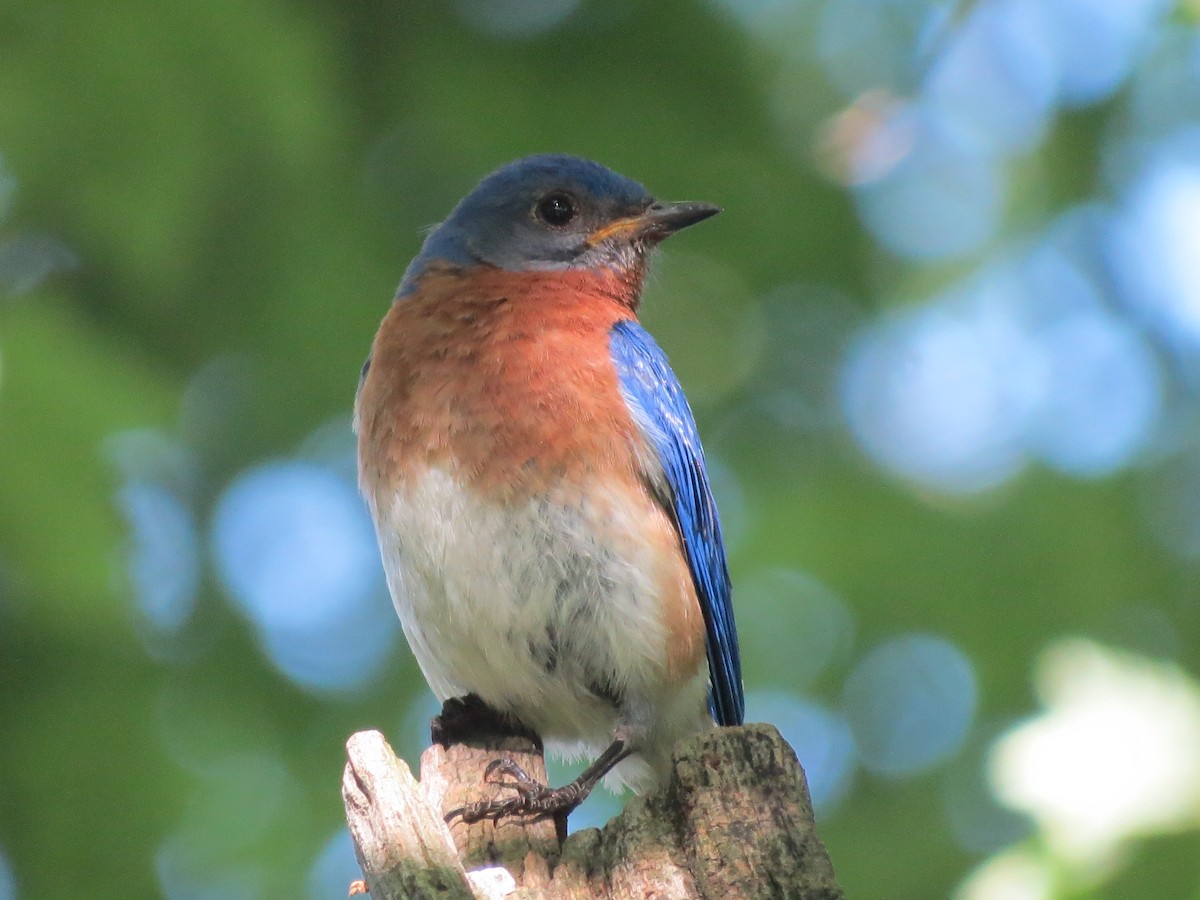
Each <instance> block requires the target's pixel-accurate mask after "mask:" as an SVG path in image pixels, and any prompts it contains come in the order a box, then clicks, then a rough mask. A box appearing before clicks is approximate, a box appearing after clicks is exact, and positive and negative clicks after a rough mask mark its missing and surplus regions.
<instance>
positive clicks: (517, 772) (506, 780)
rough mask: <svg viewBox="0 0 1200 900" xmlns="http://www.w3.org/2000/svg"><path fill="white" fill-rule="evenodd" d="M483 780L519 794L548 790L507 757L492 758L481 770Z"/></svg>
mask: <svg viewBox="0 0 1200 900" xmlns="http://www.w3.org/2000/svg"><path fill="white" fill-rule="evenodd" d="M483 780H484V781H486V782H488V784H495V785H499V786H501V787H509V788H512V789H513V790H515V791H517V793H519V794H521V795H527V794H536V793H537V792H538V791H548V790H550V788H548V787H547V786H546V785H544V784H542V783H541V782H539V781H537V780H535V779H533V778H531V777H530V776H529V775H528V774H527V773H526V772H525V770H524V769H522V768H521V767H520V766H518V765H517V764H516V763H515V762H513V761H512V760H511V759H509V758H507V757H502V758H500V759H493V760H492V761H491V762H490V763H488V764H487V768H486V769H484V770H483Z"/></svg>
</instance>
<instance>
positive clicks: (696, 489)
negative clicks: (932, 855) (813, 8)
mask: <svg viewBox="0 0 1200 900" xmlns="http://www.w3.org/2000/svg"><path fill="white" fill-rule="evenodd" d="M717 212H719V209H718V208H717V207H715V206H710V205H709V204H706V203H664V202H660V201H657V200H655V199H654V198H652V197H651V196H650V195H649V194H648V193H647V192H646V189H645V188H644V187H642V185H640V184H638V183H637V182H635V181H632V180H630V179H628V178H624V177H622V176H620V175H617V174H616V173H614V172H612V171H610V170H609V169H606V168H605V167H604V166H601V165H600V164H598V163H594V162H590V161H588V160H584V159H580V158H577V157H572V156H562V155H544V156H531V157H528V158H525V159H520V160H517V161H516V162H512V163H509V164H508V165H506V166H503V167H501V168H500V169H498V170H496V171H495V172H493V173H492V174H491V175H489V176H488V177H486V178H485V179H484V180H483V181H482V182H481V183H480V184H479V186H478V187H476V188H475V190H474V191H472V192H471V193H470V194H468V195H467V196H466V198H465V199H463V200H462V201H461V202H460V203H459V204H458V205H457V206H456V207H455V208H454V210H453V211H452V212H451V213H450V216H449V218H447V219H446V221H444V222H443V223H442V224H441V225H439V226H437V227H436V228H434V229H433V230H432V232H430V234H429V236H428V237H427V239H426V241H425V244H424V246H423V247H422V249H421V252H420V253H419V254H418V255H417V257H416V258H415V259H414V260H413V261H412V263H411V264H410V265H409V267H408V270H407V271H406V272H405V274H404V280H403V281H402V282H401V284H400V288H399V291H398V293H397V296H396V300H395V302H394V303H393V305H392V307H391V309H390V310H389V311H388V313H387V315H386V316H385V317H384V319H383V323H382V325H380V328H379V332H378V334H377V335H376V336H375V341H374V343H373V345H372V347H371V355H370V357H369V358H368V360H367V363H366V365H365V366H364V367H363V374H362V379H361V381H360V384H359V390H358V397H357V401H356V405H355V430H356V432H357V434H358V454H359V478H360V482H361V486H362V490H363V493H364V494H365V496H366V499H367V503H368V505H369V506H370V508H371V514H372V516H373V517H374V520H375V528H376V533H377V535H378V538H379V546H380V550H381V552H382V555H383V563H384V568H385V570H386V573H387V581H388V587H389V588H390V590H391V594H392V600H393V602H394V603H395V605H396V610H397V611H398V612H399V614H400V619H401V621H402V623H403V625H404V633H405V635H406V636H407V638H408V643H409V645H410V647H411V648H412V652H413V655H414V656H415V657H416V659H417V662H418V663H419V664H420V666H421V671H422V672H423V673H424V675H425V678H426V680H427V681H428V682H429V686H430V687H431V688H432V689H433V692H434V693H435V694H436V695H437V696H438V698H439V699H440V700H443V701H447V700H450V699H451V698H456V697H461V696H464V695H470V694H475V695H478V697H479V698H481V699H482V701H483V702H484V704H486V705H487V706H488V707H490V709H492V710H494V711H496V712H498V713H501V714H502V715H504V716H507V717H511V718H515V719H516V720H518V721H519V722H520V723H522V724H523V725H525V726H527V727H528V728H529V729H531V730H532V731H534V732H535V733H536V734H538V735H539V736H541V737H542V738H544V739H545V740H546V741H547V742H548V743H549V744H550V746H551V748H552V749H556V750H559V751H560V752H563V753H564V754H565V755H568V756H575V757H579V756H588V757H589V758H592V759H593V760H594V761H593V762H592V764H591V765H590V766H589V767H588V768H587V769H586V770H585V771H584V772H583V774H581V775H580V776H579V778H577V779H576V780H575V781H573V782H571V783H570V784H568V785H566V786H565V787H561V788H553V789H552V788H548V787H545V786H543V785H540V784H536V783H533V782H532V781H531V780H530V779H528V778H527V777H526V776H524V775H523V773H520V772H519V771H516V767H515V766H513V765H511V764H510V765H508V766H507V767H504V768H505V771H507V772H508V774H510V775H515V776H516V777H517V779H518V782H519V784H520V790H519V791H518V795H517V796H515V797H513V798H511V799H506V800H501V801H493V802H492V803H476V804H473V805H472V806H469V807H467V808H466V809H465V810H460V811H458V812H459V813H460V814H461V815H462V816H463V818H464V819H467V820H468V821H473V820H477V819H480V818H485V817H488V818H498V817H500V816H502V815H547V814H553V815H555V816H565V815H566V813H568V812H569V811H570V810H571V809H573V808H574V807H575V806H577V805H578V804H579V803H580V802H582V800H583V799H584V797H586V796H587V794H588V793H589V792H590V791H591V789H592V788H593V787H594V786H595V784H596V783H597V782H598V781H599V780H600V779H601V778H603V777H605V776H609V779H610V781H612V782H615V783H616V784H617V785H620V784H628V785H630V786H632V787H634V788H635V789H638V790H645V789H647V788H650V787H653V786H654V785H655V784H657V783H660V782H661V781H662V780H663V779H664V778H665V776H666V775H667V773H668V772H669V768H670V753H671V747H672V745H673V744H674V743H675V742H676V741H677V740H678V739H679V738H681V737H684V736H687V735H689V734H693V733H696V732H699V731H702V730H705V729H708V728H712V727H713V723H714V720H715V722H716V723H717V724H719V725H738V724H741V722H742V715H743V698H742V679H741V664H740V662H739V658H738V642H737V632H736V630H735V628H734V621H733V608H732V606H731V601H730V583H729V573H728V570H727V568H726V564H725V550H724V546H723V543H722V538H721V526H720V521H719V519H718V516H717V509H716V506H715V504H714V502H713V497H712V492H711V490H710V487H709V481H708V474H707V472H706V470H705V463H704V452H703V450H702V449H701V447H700V439H699V436H698V435H697V432H696V424H695V421H694V420H693V418H692V413H691V410H690V409H689V407H688V404H687V400H686V399H684V395H683V390H682V389H681V388H680V386H679V382H678V380H677V379H676V378H675V375H674V373H673V372H672V371H671V369H670V367H669V366H668V365H667V359H666V356H665V355H664V354H663V351H662V350H661V349H659V347H658V345H657V344H656V343H655V342H654V339H653V338H652V337H651V336H650V335H649V333H647V332H646V331H645V330H644V329H643V328H642V326H641V325H639V324H638V320H637V310H638V305H639V302H640V300H641V292H642V282H643V279H644V277H645V273H646V265H647V259H648V256H649V254H650V251H651V250H652V249H653V248H654V247H655V246H656V245H657V244H658V243H659V242H660V241H662V240H663V239H664V238H666V237H667V236H669V235H671V234H673V233H674V232H676V231H678V230H680V229H682V228H686V227H687V226H689V225H693V224H695V223H697V222H699V221H701V220H703V219H707V218H708V217H709V216H712V215H714V214H715V213H717ZM706 656H707V665H705V658H706ZM706 699H707V702H706Z"/></svg>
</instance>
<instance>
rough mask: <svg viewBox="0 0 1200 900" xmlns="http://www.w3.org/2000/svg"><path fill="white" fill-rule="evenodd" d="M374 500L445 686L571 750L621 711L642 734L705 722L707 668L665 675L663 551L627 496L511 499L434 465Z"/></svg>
mask: <svg viewBox="0 0 1200 900" xmlns="http://www.w3.org/2000/svg"><path fill="white" fill-rule="evenodd" d="M374 500H375V505H376V509H375V512H376V520H377V528H378V532H379V542H380V547H381V548H382V551H383V558H384V567H385V569H386V571H387V579H388V586H389V588H390V590H391V594H392V600H393V602H394V603H395V605H396V609H397V611H398V612H399V614H400V619H401V621H402V623H403V625H404V632H405V635H406V636H407V638H408V642H409V645H410V646H411V648H412V651H413V654H414V656H415V657H416V659H417V662H418V663H419V664H420V666H421V671H422V672H423V673H424V674H425V678H426V680H428V682H429V685H430V687H431V688H432V689H433V691H434V693H435V694H436V695H437V696H438V698H439V699H441V700H445V699H447V698H449V697H455V696H461V695H463V694H467V693H475V694H478V695H479V696H480V697H481V698H483V700H484V701H485V702H487V703H488V704H489V705H490V706H492V707H493V708H495V709H499V710H504V711H508V712H511V713H513V714H515V715H516V716H517V717H518V718H520V719H521V720H522V721H523V722H525V723H526V724H527V725H529V726H530V727H531V728H533V729H534V730H535V731H537V732H538V733H539V734H541V735H542V736H543V737H545V738H547V739H549V740H551V741H557V742H558V743H560V744H562V743H563V742H565V743H566V744H568V745H574V746H573V747H571V746H568V747H567V748H565V749H567V750H568V752H570V750H571V749H574V750H576V751H578V752H592V753H594V752H596V751H597V750H598V749H599V748H602V747H604V746H606V745H607V744H608V743H609V741H610V740H611V739H612V734H613V729H614V727H615V726H616V725H617V724H618V723H620V724H622V725H624V726H626V727H627V728H631V729H632V730H633V732H634V733H635V734H636V735H639V736H641V737H643V738H644V739H646V740H647V742H648V743H662V742H663V740H664V739H668V740H669V742H673V740H674V738H675V737H678V736H679V734H682V733H688V732H691V731H695V730H697V729H698V728H700V727H702V726H703V723H704V721H705V720H706V718H707V714H706V713H705V711H704V699H703V698H704V690H705V685H706V682H707V680H706V673H705V672H698V673H697V675H696V677H695V678H692V679H690V680H689V681H688V683H687V684H684V685H680V684H678V683H675V684H670V683H669V681H668V679H667V678H666V677H665V667H666V663H665V661H666V659H667V656H668V653H667V647H666V642H667V640H668V635H667V629H666V628H665V626H664V624H663V620H662V616H661V614H660V606H659V597H658V596H657V593H656V592H657V591H658V590H660V586H659V585H657V584H655V583H653V580H652V579H651V578H650V577H648V576H647V574H646V573H652V572H655V571H657V570H659V569H660V568H661V567H660V566H658V565H656V562H657V560H656V559H655V558H653V555H654V554H657V553H661V552H662V550H661V548H655V547H651V546H646V545H645V544H644V543H641V542H639V541H638V540H636V539H635V537H634V536H635V535H638V534H639V533H640V529H639V527H638V525H639V523H638V522H634V521H627V519H629V518H631V516H632V515H633V514H632V513H631V512H630V510H631V509H633V510H636V509H637V506H636V504H633V505H631V504H630V503H629V502H628V498H625V497H620V496H616V495H614V494H612V493H605V492H604V491H603V489H602V488H600V487H595V488H593V490H592V491H591V493H590V494H589V495H588V496H587V497H586V498H580V497H575V498H574V499H573V502H564V501H563V499H561V498H558V499H557V500H551V499H537V500H534V501H530V502H528V503H526V504H525V505H523V506H519V507H516V508H510V507H505V506H501V505H499V504H493V503H488V502H484V501H482V500H481V499H479V498H478V497H477V496H475V495H474V494H473V493H472V492H470V491H468V490H465V489H464V488H463V487H462V486H460V485H459V484H458V483H457V482H456V481H454V480H453V479H452V478H451V477H450V476H449V475H448V474H447V473H445V472H442V471H439V470H429V471H428V472H427V473H426V474H425V475H424V476H423V477H422V478H420V479H418V480H417V482H416V483H415V484H411V483H410V484H409V486H408V487H407V488H405V489H403V490H400V491H394V492H389V493H386V494H385V493H383V492H379V493H377V494H376V496H375V498H374ZM639 502H644V500H643V499H642V498H639ZM662 749H663V750H664V751H669V745H668V746H666V747H664V748H662ZM652 762H653V763H654V764H655V767H656V768H659V767H660V765H659V762H660V761H658V760H654V761H652Z"/></svg>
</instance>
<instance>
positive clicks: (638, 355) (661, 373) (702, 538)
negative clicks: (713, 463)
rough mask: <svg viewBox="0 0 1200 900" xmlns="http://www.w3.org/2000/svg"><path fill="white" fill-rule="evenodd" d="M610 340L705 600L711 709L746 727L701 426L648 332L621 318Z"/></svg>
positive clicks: (720, 718)
mask: <svg viewBox="0 0 1200 900" xmlns="http://www.w3.org/2000/svg"><path fill="white" fill-rule="evenodd" d="M610 341H611V345H610V346H611V352H612V357H613V363H614V364H615V366H616V369H617V375H618V378H619V379H620V384H621V391H622V393H623V394H624V396H625V400H626V402H627V403H628V404H629V406H630V409H631V411H632V413H633V417H634V421H635V422H636V423H637V425H638V427H639V428H641V429H642V430H643V431H644V432H645V434H646V437H647V439H648V440H649V441H650V444H651V445H652V446H653V447H654V450H655V451H656V453H657V455H658V459H659V462H660V463H661V464H662V470H663V471H662V476H663V480H664V481H665V484H664V483H661V482H660V481H659V480H658V479H657V478H656V477H655V475H656V473H648V475H647V477H648V479H649V481H650V484H651V487H652V489H654V491H655V493H656V495H657V496H658V497H659V500H660V501H661V502H662V503H663V505H664V506H665V507H666V508H667V511H668V512H670V513H671V516H672V518H673V519H674V521H675V525H676V527H677V528H678V529H679V535H680V538H681V539H682V542H683V548H684V552H685V553H686V554H687V561H688V567H689V568H690V569H691V572H692V578H693V580H694V581H695V584H696V593H697V595H698V596H699V598H700V608H701V611H702V612H703V613H704V624H705V627H706V629H707V644H708V669H709V676H710V679H711V691H710V694H709V707H710V709H711V710H712V713H713V717H714V718H715V719H716V721H717V723H718V724H720V725H740V724H742V717H743V715H744V706H745V703H744V700H743V697H742V665H741V660H740V658H739V656H738V640H737V627H736V626H735V625H734V621H733V604H732V598H731V593H732V592H731V588H730V583H729V570H728V568H727V567H726V563H725V544H724V542H723V541H722V539H721V522H720V519H719V517H718V516H717V507H716V504H715V503H714V502H713V497H712V490H711V488H710V487H709V483H708V473H707V471H706V470H705V468H704V450H703V448H701V446H700V435H699V434H698V433H697V431H696V422H695V420H694V419H693V418H692V411H691V408H690V407H689V406H688V403H687V399H686V398H685V397H684V396H683V389H682V388H681V387H680V386H679V381H678V380H677V379H676V378H675V373H674V372H672V371H671V367H670V366H669V365H668V364H667V357H666V354H664V353H663V351H662V349H661V348H660V347H659V346H658V344H656V343H655V342H654V338H652V337H651V336H650V333H649V332H647V331H646V330H645V329H644V328H642V326H640V325H639V324H637V323H636V322H633V321H622V322H618V323H617V324H616V325H614V326H613V328H612V333H611V337H610Z"/></svg>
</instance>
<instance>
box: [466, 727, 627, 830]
mask: <svg viewBox="0 0 1200 900" xmlns="http://www.w3.org/2000/svg"><path fill="white" fill-rule="evenodd" d="M632 752H633V750H632V749H631V748H630V747H629V744H628V742H627V741H626V740H625V739H624V738H622V737H618V738H617V739H616V740H614V741H613V742H612V743H611V744H609V745H608V747H607V749H605V751H604V752H603V753H601V754H600V755H599V756H598V757H597V758H596V761H595V762H593V763H592V764H591V765H590V766H588V767H587V768H586V769H584V770H583V772H582V773H580V775H579V777H578V778H576V779H575V780H574V781H572V782H571V783H570V784H564V785H563V786H562V787H557V788H552V787H548V786H546V785H544V784H540V783H539V782H537V781H535V780H534V779H532V778H530V777H529V776H528V775H527V774H526V773H525V771H524V770H523V769H522V768H521V767H520V766H518V765H517V764H516V763H514V762H513V761H512V760H510V759H498V760H495V761H493V762H491V763H489V764H488V767H487V769H486V770H485V771H484V778H486V779H488V780H489V781H491V782H492V783H493V784H502V785H504V786H506V787H511V788H512V789H513V790H515V791H516V792H517V794H516V796H515V797H509V798H507V799H504V800H485V801H481V802H479V803H470V804H468V805H466V806H461V807H459V808H458V809H452V810H450V812H448V813H446V821H447V822H450V821H451V820H453V819H455V818H460V819H462V820H463V821H464V822H466V823H468V824H470V823H472V822H478V821H480V820H481V819H491V820H492V821H496V820H498V819H502V818H504V817H506V816H529V817H532V818H534V819H544V818H546V817H549V816H552V817H554V819H555V820H556V822H557V823H558V830H559V837H560V838H561V837H563V836H564V832H565V831H566V822H567V816H568V815H569V814H570V813H571V811H572V810H574V809H575V808H576V807H577V806H579V804H580V803H582V802H583V801H584V800H585V799H587V796H588V794H590V793H591V792H592V788H594V787H595V786H596V784H597V783H598V782H599V781H600V779H601V778H603V777H604V776H605V775H607V774H608V773H609V772H610V771H612V768H613V766H615V765H616V764H617V763H619V762H620V761H621V760H623V759H624V758H625V757H627V756H629V754H631V753H632ZM505 778H508V779H511V780H509V781H505V780H504V779H505Z"/></svg>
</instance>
